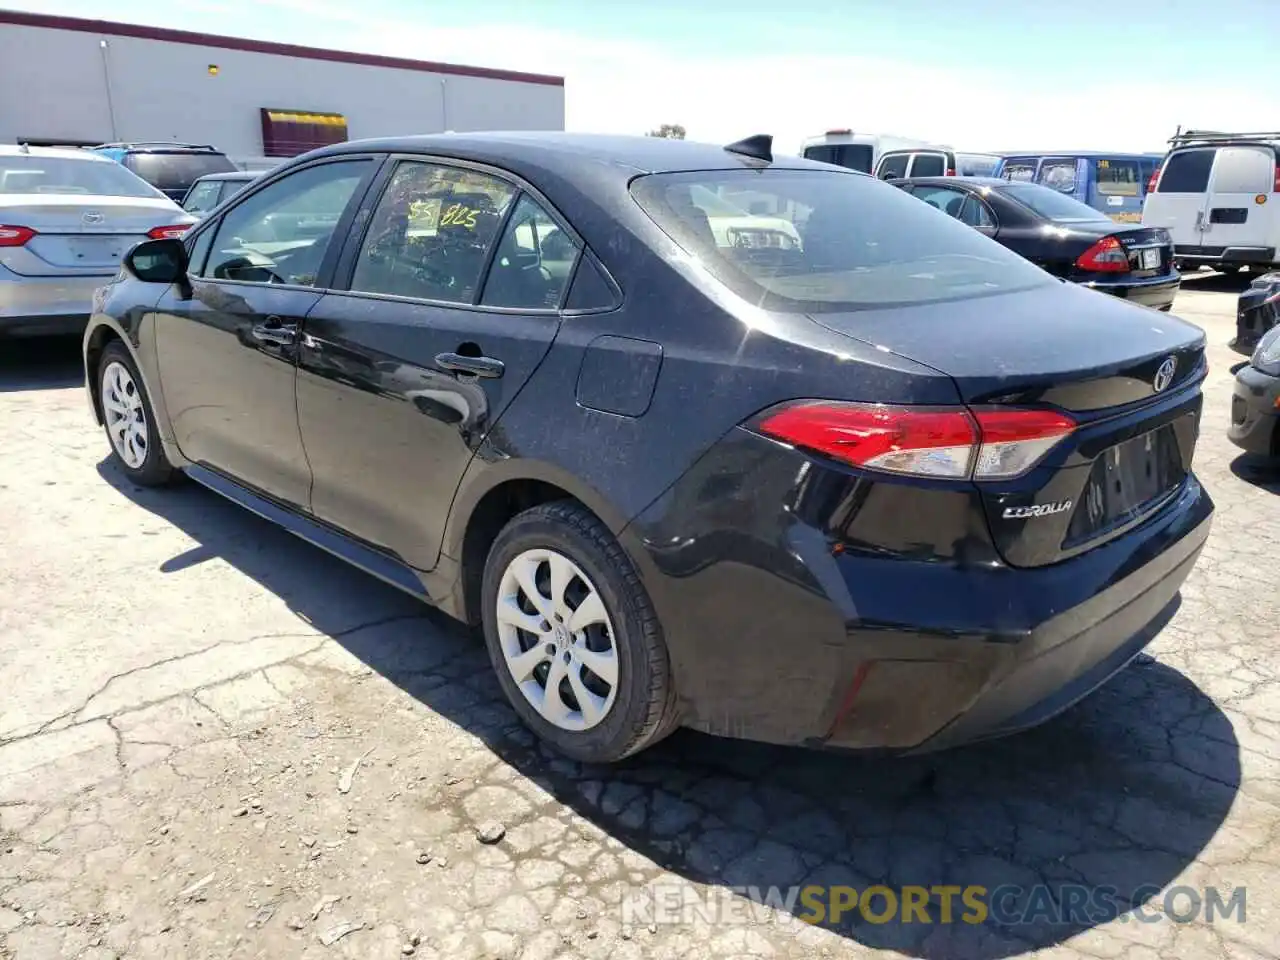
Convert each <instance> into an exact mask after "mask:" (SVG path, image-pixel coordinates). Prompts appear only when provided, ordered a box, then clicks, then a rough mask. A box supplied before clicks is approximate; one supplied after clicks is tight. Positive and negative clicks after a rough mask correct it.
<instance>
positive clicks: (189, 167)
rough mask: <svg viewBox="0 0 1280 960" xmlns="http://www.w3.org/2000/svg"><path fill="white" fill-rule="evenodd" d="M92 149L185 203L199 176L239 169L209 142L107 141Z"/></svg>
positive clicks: (177, 201) (174, 199) (176, 200)
mask: <svg viewBox="0 0 1280 960" xmlns="http://www.w3.org/2000/svg"><path fill="white" fill-rule="evenodd" d="M90 149H92V150H93V151H94V152H95V153H101V154H103V155H105V156H108V157H110V158H111V159H112V160H115V161H117V162H118V163H121V164H123V165H124V166H125V167H126V168H127V169H129V170H131V171H133V172H134V173H135V174H137V175H138V176H139V177H141V178H142V179H143V180H145V181H147V183H149V184H151V185H152V186H153V187H155V188H156V189H157V190H160V191H161V192H163V193H164V194H165V196H167V197H168V198H169V199H170V200H172V201H173V202H174V203H182V199H183V197H185V196H186V195H187V191H188V190H189V189H191V185H192V184H193V183H195V182H196V180H198V179H199V178H200V177H203V176H206V175H207V174H210V173H230V172H232V171H235V170H236V169H238V168H237V167H236V165H235V164H234V163H232V162H231V160H230V159H228V158H227V155H226V154H225V153H223V152H222V151H221V150H218V149H217V148H215V147H211V146H209V145H207V144H204V145H201V144H193V143H169V142H155V143H150V142H149V143H104V144H100V145H99V146H96V147H91V148H90Z"/></svg>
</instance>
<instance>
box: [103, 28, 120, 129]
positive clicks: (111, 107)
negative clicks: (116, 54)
mask: <svg viewBox="0 0 1280 960" xmlns="http://www.w3.org/2000/svg"><path fill="white" fill-rule="evenodd" d="M98 49H99V50H100V51H101V52H102V79H103V82H104V83H105V84H106V87H107V117H108V118H109V119H110V120H111V140H112V142H115V141H117V140H119V139H120V131H119V130H117V129H116V105H115V99H114V98H113V97H112V96H111V64H110V62H109V61H108V59H107V41H105V40H99V41H98Z"/></svg>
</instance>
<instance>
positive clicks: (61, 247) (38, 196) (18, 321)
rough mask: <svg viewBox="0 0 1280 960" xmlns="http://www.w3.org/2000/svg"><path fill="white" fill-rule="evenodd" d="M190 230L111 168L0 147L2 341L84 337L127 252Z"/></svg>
mask: <svg viewBox="0 0 1280 960" xmlns="http://www.w3.org/2000/svg"><path fill="white" fill-rule="evenodd" d="M194 222H195V217H192V216H191V215H190V214H187V213H185V212H184V211H183V210H182V209H181V208H180V207H179V206H178V205H177V204H176V203H174V202H173V201H172V200H170V199H169V198H168V197H166V196H165V195H164V194H163V193H161V192H160V191H159V190H157V189H155V188H154V187H152V186H151V185H150V184H148V183H146V182H145V181H143V180H141V179H140V178H138V177H137V176H135V175H134V174H132V173H130V172H129V171H128V170H126V169H125V168H124V167H122V166H121V165H120V164H118V163H116V162H115V161H114V160H110V159H108V158H106V157H100V156H97V155H96V154H93V153H89V152H87V151H80V150H57V149H46V148H41V147H26V146H14V145H12V144H4V145H0V338H4V337H9V336H22V335H42V334H55V333H76V332H79V331H81V330H83V329H84V325H85V321H86V320H87V319H88V316H89V312H90V309H91V308H92V302H93V292H94V290H96V289H97V288H98V287H100V286H102V284H103V283H105V282H106V280H107V279H108V278H110V277H112V276H114V275H115V273H116V271H117V270H118V269H119V267H120V259H121V257H123V256H124V255H125V253H127V252H128V250H129V248H130V247H132V246H133V245H134V244H135V243H138V242H139V241H142V240H146V239H147V238H148V237H152V238H154V237H176V236H181V235H182V233H183V232H184V231H186V229H187V228H188V227H189V226H190V225H191V224H192V223H194Z"/></svg>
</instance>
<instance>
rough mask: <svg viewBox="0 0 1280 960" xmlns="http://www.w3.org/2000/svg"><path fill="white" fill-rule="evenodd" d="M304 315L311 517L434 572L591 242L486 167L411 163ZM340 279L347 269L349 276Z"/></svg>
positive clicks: (389, 181)
mask: <svg viewBox="0 0 1280 960" xmlns="http://www.w3.org/2000/svg"><path fill="white" fill-rule="evenodd" d="M385 179H386V183H385V187H383V188H382V190H381V195H380V197H377V198H376V202H375V198H373V197H372V196H371V198H370V200H369V201H367V202H366V205H365V210H362V211H361V214H360V217H359V219H360V220H362V221H363V220H365V219H367V221H368V228H367V229H366V230H365V231H364V233H363V236H360V235H358V234H353V235H352V237H351V240H350V241H349V243H348V246H347V249H346V250H345V251H344V253H343V256H342V259H341V261H340V263H339V268H338V270H339V273H338V275H339V278H345V277H346V276H349V277H350V280H349V283H348V284H346V285H347V286H348V287H349V290H348V292H346V293H338V292H333V293H327V294H326V295H325V296H324V297H323V298H321V300H320V302H319V303H318V304H316V306H315V307H314V309H312V310H311V312H310V313H309V314H308V315H307V319H306V322H305V324H304V327H303V336H302V340H301V346H300V351H299V375H298V419H299V425H300V427H301V432H302V441H303V445H304V447H305V450H306V454H307V459H308V461H309V462H310V465H311V470H312V475H313V478H314V479H313V486H312V493H311V508H312V511H313V512H314V514H315V515H316V516H317V517H318V518H320V519H322V520H325V521H327V522H329V523H331V524H333V525H335V526H337V527H340V528H341V529H343V530H345V531H347V532H348V533H350V534H352V535H354V536H356V537H358V538H360V539H361V540H363V541H365V542H367V543H369V544H372V545H374V546H377V547H379V548H381V549H383V550H385V551H387V552H389V553H392V554H394V555H396V556H398V557H399V558H401V559H402V560H403V561H404V562H406V563H408V564H409V565H410V566H412V567H416V568H418V569H421V570H429V569H431V568H433V567H434V566H435V564H436V561H437V559H438V557H439V552H440V543H441V539H442V536H443V530H444V524H445V521H446V520H447V518H448V513H449V507H450V504H451V502H452V500H453V496H454V493H455V492H456V491H457V488H458V483H459V482H460V480H461V478H462V474H463V472H464V471H465V470H466V468H467V465H468V464H469V463H470V461H471V457H472V455H473V453H474V452H475V450H476V448H477V447H478V446H479V444H480V442H481V440H483V439H484V437H485V435H486V434H487V433H488V431H489V430H490V428H491V427H492V425H493V424H494V422H495V421H496V420H497V419H498V417H499V416H500V415H501V414H502V411H503V409H504V408H505V407H506V405H507V404H508V403H509V402H510V401H511V399H512V397H514V396H515V395H516V393H517V392H518V391H519V390H520V388H521V386H523V384H524V383H525V381H526V380H527V379H528V378H529V377H530V375H531V374H532V373H533V371H534V370H535V369H536V368H537V366H538V364H539V363H540V362H541V361H542V358H543V357H544V356H545V355H546V353H547V350H548V349H549V347H550V346H551V341H552V340H553V339H554V338H555V335H556V330H557V329H558V326H559V307H560V302H561V298H562V295H563V293H564V290H565V288H566V286H567V285H568V282H569V279H570V275H571V273H572V270H573V267H574V264H575V262H576V260H577V257H578V252H579V249H580V247H579V244H578V242H577V241H576V239H574V238H573V237H571V236H570V235H569V234H568V232H567V231H566V230H565V229H564V228H563V227H562V226H561V225H560V224H559V223H557V221H555V220H554V219H553V218H552V217H551V216H550V215H549V214H548V213H547V212H546V209H545V208H544V206H543V205H541V204H540V203H539V202H538V201H537V200H536V199H535V198H533V197H532V196H531V195H530V194H527V193H524V192H522V191H521V189H520V187H518V186H517V185H516V184H514V183H511V182H509V181H508V180H506V179H505V178H503V177H501V176H497V175H494V174H492V173H489V172H485V171H480V170H475V169H469V168H463V167H457V166H452V165H449V164H448V163H435V162H426V161H424V160H415V159H401V160H399V161H398V162H397V165H396V167H395V169H394V170H393V171H389V174H388V175H387V176H386V178H385ZM337 282H340V281H337Z"/></svg>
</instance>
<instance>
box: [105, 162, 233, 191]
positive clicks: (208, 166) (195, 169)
mask: <svg viewBox="0 0 1280 960" xmlns="http://www.w3.org/2000/svg"><path fill="white" fill-rule="evenodd" d="M125 165H126V166H127V167H128V168H129V169H130V170H132V171H133V172H134V173H136V174H137V175H138V176H140V177H141V178H142V179H143V180H146V181H147V182H148V183H153V184H155V185H156V186H157V187H159V188H160V189H161V190H185V189H186V188H187V187H189V186H191V184H193V183H195V181H196V180H198V179H200V178H201V177H203V176H205V175H207V174H210V173H229V172H230V171H232V170H235V169H236V165H235V164H234V163H232V162H231V161H230V160H228V159H227V158H226V157H225V156H224V155H222V154H221V153H133V154H130V155H129V156H128V157H126V158H125Z"/></svg>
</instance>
